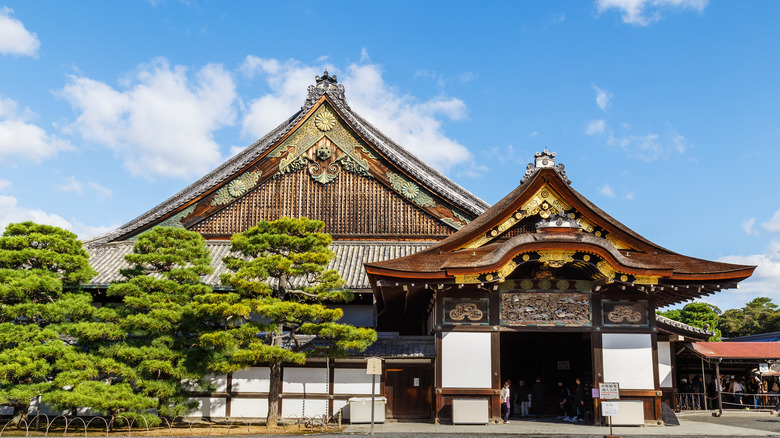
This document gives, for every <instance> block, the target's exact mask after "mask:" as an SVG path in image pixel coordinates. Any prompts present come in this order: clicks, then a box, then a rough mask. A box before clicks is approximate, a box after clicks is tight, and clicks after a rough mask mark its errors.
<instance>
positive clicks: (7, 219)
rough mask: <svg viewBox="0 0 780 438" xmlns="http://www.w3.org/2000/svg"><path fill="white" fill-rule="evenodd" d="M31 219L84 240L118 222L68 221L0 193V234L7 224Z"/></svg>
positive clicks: (109, 229)
mask: <svg viewBox="0 0 780 438" xmlns="http://www.w3.org/2000/svg"><path fill="white" fill-rule="evenodd" d="M26 221H33V222H35V223H39V224H46V225H54V226H55V227H60V228H64V229H66V230H70V231H72V232H74V233H76V235H78V236H79V239H81V240H84V239H87V238H90V237H93V236H97V235H99V234H103V233H107V232H109V231H111V230H115V229H116V228H117V227H119V225H120V224H113V225H109V226H90V225H86V224H83V223H81V222H79V221H77V220H73V221H72V222H71V221H68V220H66V219H65V218H63V217H62V216H59V215H57V214H53V213H46V212H45V211H43V210H37V209H33V208H25V207H21V206H19V205H18V200H17V199H16V198H15V197H13V196H3V195H0V234H2V232H3V231H4V230H5V228H6V227H7V226H8V224H12V223H19V222H26Z"/></svg>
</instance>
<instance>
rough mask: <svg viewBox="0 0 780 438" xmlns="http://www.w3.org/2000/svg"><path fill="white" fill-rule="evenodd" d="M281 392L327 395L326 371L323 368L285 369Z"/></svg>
mask: <svg viewBox="0 0 780 438" xmlns="http://www.w3.org/2000/svg"><path fill="white" fill-rule="evenodd" d="M282 380H283V382H282V391H284V392H300V393H306V394H327V393H328V387H327V380H328V371H327V369H325V368H285V369H284V373H283V379H282Z"/></svg>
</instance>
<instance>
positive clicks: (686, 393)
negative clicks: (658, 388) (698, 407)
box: [679, 377, 693, 410]
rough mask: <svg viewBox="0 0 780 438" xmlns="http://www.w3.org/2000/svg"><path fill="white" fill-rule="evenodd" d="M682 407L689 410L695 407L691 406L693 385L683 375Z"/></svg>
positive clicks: (681, 383) (681, 384)
mask: <svg viewBox="0 0 780 438" xmlns="http://www.w3.org/2000/svg"><path fill="white" fill-rule="evenodd" d="M679 388H680V409H682V410H687V409H693V407H692V406H691V397H692V394H691V385H690V384H689V383H688V379H686V378H685V377H683V378H682V379H681V380H680V386H679Z"/></svg>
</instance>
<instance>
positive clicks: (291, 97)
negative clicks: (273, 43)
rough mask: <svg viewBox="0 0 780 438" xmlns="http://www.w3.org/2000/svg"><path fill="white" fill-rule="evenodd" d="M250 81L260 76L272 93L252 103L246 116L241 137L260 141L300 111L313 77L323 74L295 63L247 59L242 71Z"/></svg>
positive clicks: (246, 111) (249, 57) (294, 61)
mask: <svg viewBox="0 0 780 438" xmlns="http://www.w3.org/2000/svg"><path fill="white" fill-rule="evenodd" d="M239 71H240V72H241V73H242V74H243V75H244V76H246V77H247V78H253V77H255V76H261V77H262V78H263V79H264V80H265V81H266V82H267V84H268V86H269V87H270V88H271V93H269V94H266V95H265V96H261V97H259V98H257V99H254V100H252V101H251V102H250V103H249V105H248V106H247V108H246V109H245V113H244V120H243V121H242V133H243V134H244V135H246V136H249V137H252V138H253V139H256V138H260V137H262V136H264V135H265V134H267V133H268V132H269V131H271V130H272V129H274V128H275V127H276V126H277V125H279V124H280V123H282V122H283V121H285V120H287V118H289V117H290V116H292V115H293V114H295V112H296V111H298V110H300V108H301V105H302V104H303V102H304V101H305V100H306V89H307V88H308V86H309V85H312V84H313V83H314V77H315V76H317V75H321V74H322V68H321V67H314V66H307V65H304V64H303V63H301V62H299V61H296V60H294V59H291V60H288V61H284V62H280V61H278V60H276V59H263V58H258V57H256V56H251V55H250V56H247V57H246V59H245V60H244V62H243V63H242V64H241V67H239Z"/></svg>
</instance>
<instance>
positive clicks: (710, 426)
mask: <svg viewBox="0 0 780 438" xmlns="http://www.w3.org/2000/svg"><path fill="white" fill-rule="evenodd" d="M678 419H679V421H680V425H679V426H645V427H613V430H612V434H613V435H617V436H621V437H623V436H627V437H633V438H641V437H658V436H673V437H691V438H693V437H780V418H778V417H772V416H770V415H769V413H767V412H763V413H758V412H753V411H746V412H735V413H724V415H723V416H722V417H720V418H713V417H712V415H711V414H710V413H709V412H705V413H699V414H684V415H679V416H678ZM369 430H370V426H369V425H351V426H349V427H347V428H346V429H345V430H344V433H345V434H361V435H362V434H366V433H368V432H369ZM374 433H375V434H376V435H379V436H380V437H381V438H395V437H412V436H420V435H425V436H426V437H444V438H454V437H461V436H462V437H466V436H483V437H490V436H495V437H502V436H506V435H522V436H530V437H534V436H536V437H572V438H580V437H582V438H590V437H599V438H601V437H604V436H606V435H609V427H604V426H593V425H586V424H581V423H580V424H571V423H566V422H563V421H560V420H557V421H556V420H542V421H523V420H519V421H511V420H510V422H509V424H491V425H487V426H454V425H434V424H429V423H406V422H404V423H402V422H388V423H386V424H378V425H375V426H374Z"/></svg>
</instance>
